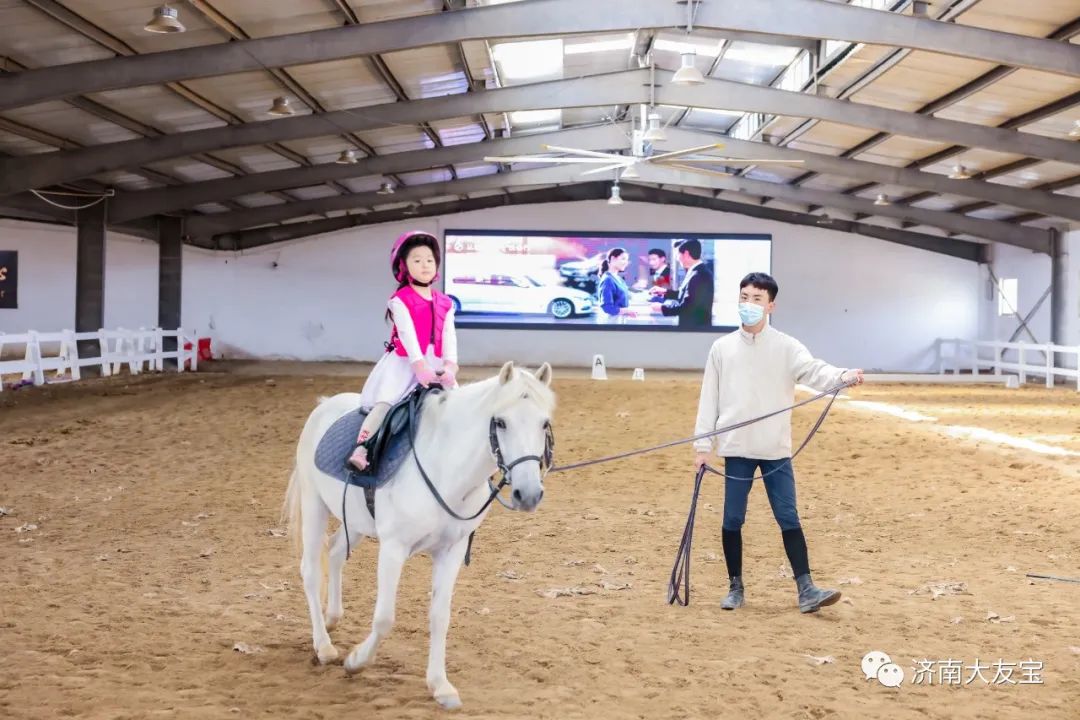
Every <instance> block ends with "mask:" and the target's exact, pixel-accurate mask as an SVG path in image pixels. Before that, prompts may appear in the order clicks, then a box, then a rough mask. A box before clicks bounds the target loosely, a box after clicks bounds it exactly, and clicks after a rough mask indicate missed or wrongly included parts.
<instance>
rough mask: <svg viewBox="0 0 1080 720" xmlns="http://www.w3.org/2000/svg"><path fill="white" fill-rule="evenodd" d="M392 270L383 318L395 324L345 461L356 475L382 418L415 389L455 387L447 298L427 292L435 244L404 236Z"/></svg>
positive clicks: (434, 269) (433, 274) (435, 266)
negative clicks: (353, 446)
mask: <svg viewBox="0 0 1080 720" xmlns="http://www.w3.org/2000/svg"><path fill="white" fill-rule="evenodd" d="M390 271H391V272H392V273H393V275H394V280H396V281H397V283H398V287H397V291H396V292H395V293H394V294H393V295H392V296H391V297H390V300H389V301H388V302H387V304H386V305H387V308H388V309H387V311H386V319H387V320H393V321H394V328H393V331H392V332H391V334H390V341H389V342H387V343H386V354H385V355H383V356H382V359H380V360H379V362H377V363H376V364H375V367H374V368H372V370H371V374H370V375H368V378H367V382H365V383H364V389H363V390H362V391H361V392H360V407H361V408H364V409H366V410H368V416H367V418H365V419H364V424H363V425H361V427H360V434H359V436H358V437H357V438H356V442H357V448H356V449H355V450H354V451H353V454H352V456H351V457H350V458H349V462H351V463H352V465H353V466H354V467H355V468H356V469H357V470H366V469H367V466H368V457H367V448H366V447H365V446H363V445H360V444H359V443H362V442H364V441H365V440H367V439H368V438H370V437H371V436H372V435H373V434H374V433H375V431H376V430H378V429H379V426H380V425H381V424H382V422H383V420H384V419H385V418H386V413H387V412H388V411H389V410H390V407H391V406H393V405H394V404H395V403H397V402H398V401H400V400H402V399H403V398H404V397H405V396H406V395H408V394H409V393H410V392H411V391H412V389H413V388H414V387H416V386H417V385H418V384H419V385H423V386H424V387H427V386H428V385H430V384H431V383H439V384H441V385H442V386H443V387H444V388H447V389H449V388H452V387H454V386H456V385H457V380H456V375H457V372H458V365H457V333H456V332H455V329H454V305H453V303H452V302H451V300H450V297H449V296H447V295H443V294H442V293H441V292H439V291H438V290H436V289H435V288H433V287H431V284H432V283H433V282H435V279H436V278H438V277H439V241H438V240H436V239H435V237H434V236H433V235H430V234H428V233H426V232H409V233H405V234H404V235H402V236H401V237H399V238H398V239H397V242H395V243H394V247H393V249H392V250H391V251H390Z"/></svg>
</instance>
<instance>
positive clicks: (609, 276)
mask: <svg viewBox="0 0 1080 720" xmlns="http://www.w3.org/2000/svg"><path fill="white" fill-rule="evenodd" d="M629 264H630V253H628V252H626V249H625V248H615V249H614V250H609V251H608V254H607V255H606V256H605V257H604V260H603V262H601V263H600V282H599V283H597V286H596V296H597V299H598V300H599V302H600V309H601V310H602V311H603V313H604V315H606V316H607V317H609V318H616V319H619V318H624V317H634V316H635V315H637V313H635V312H634V311H633V310H631V309H630V288H629V287H627V286H626V281H625V280H623V279H622V275H620V273H622V272H624V271H625V270H626V268H627V266H628V265H629Z"/></svg>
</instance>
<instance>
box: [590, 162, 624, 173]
mask: <svg viewBox="0 0 1080 720" xmlns="http://www.w3.org/2000/svg"><path fill="white" fill-rule="evenodd" d="M629 166H630V163H619V164H618V165H605V166H604V167H598V168H593V169H592V170H586V171H585V172H583V173H581V174H582V175H599V174H600V173H602V172H611V171H612V170H620V169H622V168H625V167H629Z"/></svg>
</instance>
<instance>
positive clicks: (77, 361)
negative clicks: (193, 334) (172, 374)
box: [0, 328, 199, 391]
mask: <svg viewBox="0 0 1080 720" xmlns="http://www.w3.org/2000/svg"><path fill="white" fill-rule="evenodd" d="M166 338H176V350H170V351H166V350H165V339H166ZM84 340H97V343H98V354H97V355H96V356H93V357H80V356H79V346H78V343H79V341H84ZM185 344H190V346H191V348H190V349H188V350H185V349H184V345H185ZM5 345H6V346H9V347H10V346H12V345H16V346H22V347H23V349H24V352H23V359H22V360H3V359H0V391H2V390H3V389H4V383H3V376H4V375H20V376H21V377H22V380H23V381H24V382H25V381H32V382H33V384H34V385H44V384H45V382H46V380H47V378H46V376H45V373H47V372H52V373H54V375H53V377H52V378H51V380H52V381H54V382H57V381H64V380H79V379H81V377H82V372H81V370H82V368H84V367H88V366H97V367H99V368H100V370H101V374H102V375H103V376H108V375H115V374H116V373H119V372H120V370H121V368H123V366H125V365H126V366H127V368H128V372H130V373H131V374H132V375H138V374H139V373H141V372H143V370H144V368H145V369H147V370H149V371H150V372H153V371H157V372H162V371H164V370H165V361H166V360H175V361H176V369H177V371H178V372H184V370H185V369H186V368H185V367H184V366H185V365H189V366H190V369H191V370H198V367H199V356H198V355H199V348H198V342H197V341H196V340H195V339H194V338H189V337H186V336H185V335H184V331H183V330H181V329H176V330H162V329H161V328H154V329H153V330H146V329H139V330H125V329H123V328H119V329H117V330H98V331H97V332H79V333H77V332H73V331H71V330H62V331H60V332H53V333H40V332H36V331H34V330H31V331H30V332H28V333H23V334H20V335H7V334H4V333H0V358H3V353H4V346H5Z"/></svg>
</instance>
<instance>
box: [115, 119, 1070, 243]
mask: <svg viewBox="0 0 1080 720" xmlns="http://www.w3.org/2000/svg"><path fill="white" fill-rule="evenodd" d="M667 134H668V139H667V141H666V142H663V143H658V146H659V147H662V148H663V149H664V150H668V149H670V150H674V149H677V148H680V147H693V146H697V145H704V144H708V143H713V142H720V143H723V144H724V150H723V152H724V154H725V155H728V156H732V157H737V158H762V159H770V160H798V161H802V162H803V163H804V165H803V166H804V167H806V168H807V169H810V170H813V171H816V172H820V173H826V174H829V175H837V176H841V177H848V178H853V179H858V180H867V181H871V182H870V185H869V186H872V185H874V184H879V183H880V184H887V185H901V186H906V187H912V188H920V189H922V190H924V191H929V192H937V193H949V194H955V195H963V196H966V197H970V198H972V199H976V200H981V201H987V202H989V203H991V204H1005V205H1012V206H1015V207H1021V208H1024V209H1026V210H1032V211H1036V212H1043V213H1046V214H1049V215H1055V216H1058V217H1062V218H1067V219H1073V220H1080V203H1077V202H1075V201H1074V200H1073V199H1071V198H1067V197H1063V196H1056V195H1053V194H1051V193H1049V192H1037V191H1034V190H1030V189H1024V188H1016V187H1010V186H1007V185H1000V184H996V183H988V182H982V181H980V180H950V179H949V178H948V177H946V176H944V175H937V174H933V173H924V172H919V171H917V170H911V169H906V168H898V167H892V166H888V165H879V164H876V163H871V162H866V161H862V160H848V159H844V158H837V157H834V156H831V155H824V154H820V153H812V152H808V151H805V150H796V149H793V148H787V147H777V146H773V145H769V144H767V143H760V142H752V141H746V140H737V139H735V138H728V137H724V136H721V135H715V134H712V133H706V132H702V131H691V130H682V129H676V128H668V129H667ZM545 144H554V145H562V146H572V147H577V148H581V149H583V150H598V151H612V150H622V149H625V147H626V136H625V134H624V127H622V126H619V125H600V126H595V127H589V128H576V129H569V130H561V131H557V132H551V133H542V134H537V135H523V136H516V137H511V138H504V139H496V140H492V141H485V142H479V143H468V144H464V145H454V146H451V147H446V148H439V149H436V150H411V151H408V152H402V153H394V154H391V155H384V156H381V157H376V158H364V159H362V160H360V161H358V162H357V163H356V164H355V165H337V164H334V163H327V164H324V165H318V166H315V167H303V168H289V169H285V170H273V171H269V172H262V173H253V174H251V175H247V176H245V177H241V178H224V179H220V180H207V181H203V182H196V183H189V184H187V185H182V186H179V187H169V188H152V189H148V190H138V191H134V192H122V193H119V194H118V195H117V197H116V198H115V199H114V200H113V201H112V204H111V205H110V208H109V215H110V217H112V218H114V219H115V220H117V221H123V220H127V219H130V218H134V217H143V216H147V215H155V214H158V213H166V212H173V211H177V210H183V209H188V208H192V207H194V206H196V205H200V204H202V203H208V202H218V201H220V200H222V199H224V198H231V197H239V196H242V195H250V194H252V193H258V192H268V191H271V190H284V189H291V188H298V187H305V186H312V185H318V184H320V183H324V182H328V181H332V180H338V181H340V180H345V179H350V178H359V177H366V176H374V175H390V174H395V173H408V172H412V171H419V170H426V169H431V168H436V167H441V166H443V165H448V164H460V163H470V162H478V161H481V160H482V159H483V157H484V156H485V155H518V154H531V153H538V152H542V151H543V146H544V145H545ZM846 194H855V193H846Z"/></svg>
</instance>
